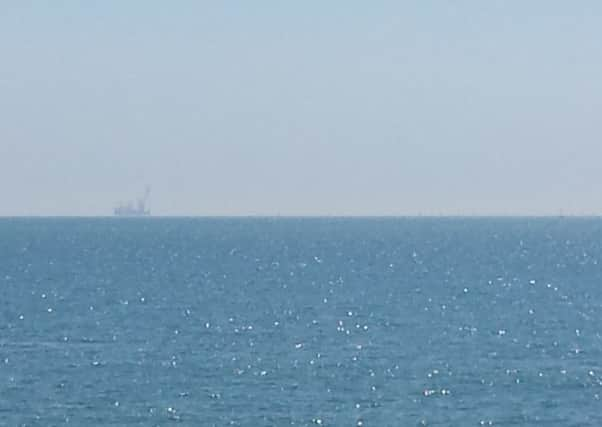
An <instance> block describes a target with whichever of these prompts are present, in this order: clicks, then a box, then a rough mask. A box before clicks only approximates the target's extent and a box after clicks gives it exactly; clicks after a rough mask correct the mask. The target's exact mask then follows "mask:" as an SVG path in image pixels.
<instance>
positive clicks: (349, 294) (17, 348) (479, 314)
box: [0, 218, 602, 426]
mask: <svg viewBox="0 0 602 427" xmlns="http://www.w3.org/2000/svg"><path fill="white" fill-rule="evenodd" d="M0 290H1V294H0V425H3V426H4V425H6V426H59V425H76V426H107V425H115V426H169V425H179V426H230V425H232V426H291V425H295V426H316V425H322V426H422V425H427V426H482V425H485V426H488V425H494V426H540V425H542V426H600V425H602V404H601V401H600V398H601V395H602V335H601V331H602V220H600V219H595V218H591V219H573V218H539V219H536V218H534V219H524V218H523V219H518V218H516V219H511V218H508V219H502V218H481V219H462V218H399V219H393V218H391V219H377V218H372V219H371V218H366V219H343V218H340V219H337V218H333V219H301V218H299V219H278V218H255V219H161V218H155V219H153V218H149V219H2V220H0Z"/></svg>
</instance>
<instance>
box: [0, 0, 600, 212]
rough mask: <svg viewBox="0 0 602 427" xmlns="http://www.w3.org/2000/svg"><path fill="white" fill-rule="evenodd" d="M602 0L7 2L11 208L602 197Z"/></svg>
mask: <svg viewBox="0 0 602 427" xmlns="http://www.w3.org/2000/svg"><path fill="white" fill-rule="evenodd" d="M601 18H602V3H598V2H594V1H592V0H586V1H583V2H579V3H578V4H574V3H568V2H560V1H541V0H535V1H532V2H528V3H522V2H502V1H491V2H487V3H484V2H479V1H477V0H465V1H460V2H456V3H455V4H444V3H440V2H435V1H432V0H429V1H422V2H404V3H403V4H401V3H399V2H392V1H380V2H375V3H370V4H368V3H363V2H329V3H327V4H325V3H322V2H316V1H308V2H303V3H302V4H301V3H300V4H282V3H278V2H275V1H266V2H259V3H253V4H250V3H244V2H240V1H235V2H228V3H215V4H214V3H205V2H193V1H182V2H178V3H177V4H169V5H167V4H166V3H162V2H156V1H148V2H142V1H132V2H127V3H123V2H117V1H115V0H110V1H105V2H101V3H94V4H93V3H85V2H74V1H61V2H53V3H52V4H51V3H44V2H28V3H27V4H25V2H20V1H6V2H3V4H2V6H0V54H1V58H2V66H1V67H0V115H1V117H2V120H0V197H1V201H0V216H3V217H5V216H28V215H33V216H103V215H111V214H112V210H113V207H114V206H115V205H116V203H118V202H119V201H122V200H129V199H132V200H133V199H135V198H136V197H138V196H139V195H140V194H141V193H142V192H143V190H144V186H145V185H146V184H150V185H151V186H152V194H151V198H150V206H151V209H152V211H153V214H155V215H178V216H219V215H225V216H257V215H258V216H308V215H310V216H404V215H412V216H413V215H420V214H422V215H431V216H438V215H444V216H453V215H469V216H486V215H560V214H564V215H573V214H582V215H599V214H602V190H598V185H597V184H598V182H601V181H602V168H601V167H600V166H599V159H600V158H602V144H601V143H600V129H601V124H600V120H599V116H600V112H601V107H602V46H601V45H600V43H599V40H600V39H601V38H602V19H601Z"/></svg>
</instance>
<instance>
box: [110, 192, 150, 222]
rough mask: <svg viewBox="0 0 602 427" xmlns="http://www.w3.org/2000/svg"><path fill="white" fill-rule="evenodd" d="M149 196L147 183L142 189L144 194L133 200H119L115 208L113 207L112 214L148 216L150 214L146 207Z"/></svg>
mask: <svg viewBox="0 0 602 427" xmlns="http://www.w3.org/2000/svg"><path fill="white" fill-rule="evenodd" d="M149 196H150V187H149V186H148V185H147V186H146V189H145V190H144V195H143V196H142V197H140V198H138V200H136V201H135V202H132V201H128V202H125V203H124V202H121V203H119V204H118V205H117V206H116V207H115V209H113V215H115V216H149V215H150V214H151V212H150V209H149V208H148V207H147V203H148V198H149Z"/></svg>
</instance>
